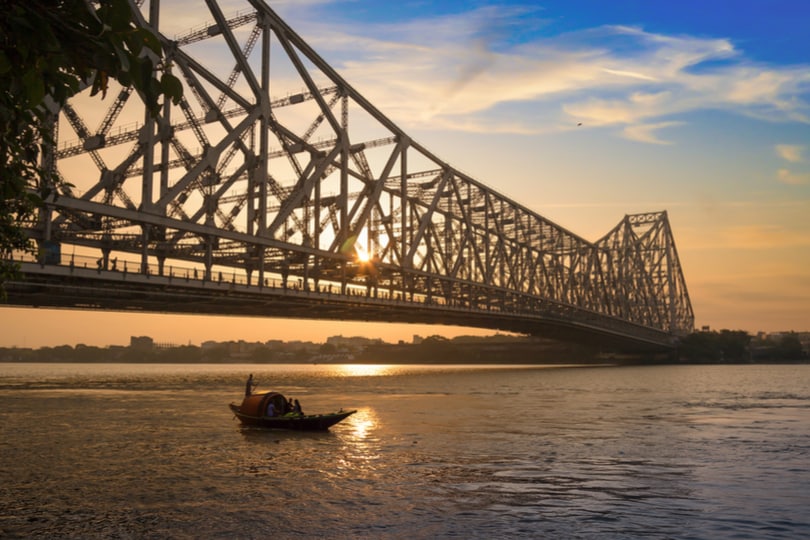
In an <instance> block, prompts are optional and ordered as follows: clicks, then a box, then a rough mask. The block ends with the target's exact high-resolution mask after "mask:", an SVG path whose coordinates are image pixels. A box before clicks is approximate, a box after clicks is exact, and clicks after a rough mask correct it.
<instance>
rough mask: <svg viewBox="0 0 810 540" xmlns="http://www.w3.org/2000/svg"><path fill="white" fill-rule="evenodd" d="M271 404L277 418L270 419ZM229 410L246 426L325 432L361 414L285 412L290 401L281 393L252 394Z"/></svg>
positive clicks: (233, 404)
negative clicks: (269, 409)
mask: <svg viewBox="0 0 810 540" xmlns="http://www.w3.org/2000/svg"><path fill="white" fill-rule="evenodd" d="M271 403H272V404H273V408H274V410H275V415H274V416H267V409H268V406H269V405H270V404H271ZM229 407H230V408H231V410H232V411H233V414H235V415H236V417H237V418H238V419H239V421H240V422H242V425H244V426H251V427H261V428H272V429H297V430H301V431H325V430H327V429H329V428H330V427H332V426H334V425H335V424H337V423H338V422H340V421H341V420H343V419H345V418H347V417H349V416H351V415H352V414H354V413H356V412H357V411H356V410H355V411H344V410H343V409H341V410H340V411H338V412H334V413H329V414H301V413H296V412H285V410H286V407H287V399H286V398H285V397H284V396H283V395H281V394H279V393H277V392H266V393H263V394H252V395H250V396H246V397H245V399H244V400H243V401H242V404H241V405H236V404H235V403H231V404H230V405H229Z"/></svg>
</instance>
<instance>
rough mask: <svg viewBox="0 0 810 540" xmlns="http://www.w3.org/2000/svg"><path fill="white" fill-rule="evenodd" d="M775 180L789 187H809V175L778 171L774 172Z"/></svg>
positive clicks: (786, 170)
mask: <svg viewBox="0 0 810 540" xmlns="http://www.w3.org/2000/svg"><path fill="white" fill-rule="evenodd" d="M776 179H777V180H779V182H781V183H783V184H787V185H789V186H806V185H810V173H794V172H792V171H790V170H789V169H779V170H778V171H776Z"/></svg>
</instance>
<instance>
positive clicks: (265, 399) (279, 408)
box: [239, 392, 287, 416]
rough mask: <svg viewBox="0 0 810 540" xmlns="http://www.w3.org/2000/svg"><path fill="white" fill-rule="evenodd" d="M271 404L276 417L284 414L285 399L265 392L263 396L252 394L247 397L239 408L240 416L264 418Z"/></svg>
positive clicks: (279, 395)
mask: <svg viewBox="0 0 810 540" xmlns="http://www.w3.org/2000/svg"><path fill="white" fill-rule="evenodd" d="M271 402H272V403H273V407H274V408H275V410H276V414H277V415H279V416H280V415H282V414H284V411H285V408H286V406H287V399H286V398H285V397H284V396H283V395H281V394H279V393H278V392H266V393H264V394H253V395H250V396H247V397H246V398H245V400H244V401H243V402H242V406H241V407H239V411H240V412H241V413H242V414H246V415H249V416H266V415H267V406H268V405H269V404H270V403H271Z"/></svg>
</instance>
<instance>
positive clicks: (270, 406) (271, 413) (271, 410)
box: [267, 401, 276, 416]
mask: <svg viewBox="0 0 810 540" xmlns="http://www.w3.org/2000/svg"><path fill="white" fill-rule="evenodd" d="M275 415H276V407H275V405H273V402H272V401H270V402H268V403H267V416H275Z"/></svg>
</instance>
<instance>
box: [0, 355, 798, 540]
mask: <svg viewBox="0 0 810 540" xmlns="http://www.w3.org/2000/svg"><path fill="white" fill-rule="evenodd" d="M248 373H253V374H254V378H255V379H256V380H257V381H258V382H259V384H260V386H259V389H258V390H259V391H261V390H269V389H273V390H276V391H280V392H282V393H284V394H285V395H288V396H291V397H294V398H298V399H299V400H300V401H301V404H302V406H303V408H304V411H305V412H307V413H316V412H330V411H334V410H337V409H340V408H344V409H357V411H358V412H357V413H356V414H354V415H353V416H351V417H349V418H348V419H347V420H345V421H344V422H342V423H340V424H338V425H337V426H334V427H333V428H332V429H331V430H330V431H329V432H326V433H297V432H284V431H264V430H246V429H242V428H240V426H239V423H238V421H236V420H235V419H234V418H233V415H232V414H231V412H230V411H229V410H228V408H227V404H228V403H229V402H232V401H234V402H239V401H240V400H241V395H242V393H243V388H244V380H245V378H246V377H247V375H248ZM809 507H810V366H808V365H775V366H774V365H768V366H764V365H745V366H649V367H641V366H639V367H573V366H571V367H566V366H417V365H409V366H384V365H380V366H359V365H355V366H351V365H347V366H325V365H160V364H150V365H133V364H129V365H126V364H11V363H9V364H0V537H2V538H31V537H49V538H269V537H273V538H496V537H497V538H599V539H605V538H654V539H658V538H660V539H665V538H678V539H680V538H684V539H687V538H689V539H717V538H738V539H740V538H751V539H762V538H773V539H779V538H807V537H810V516H808V511H807V509H808V508H809Z"/></svg>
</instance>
